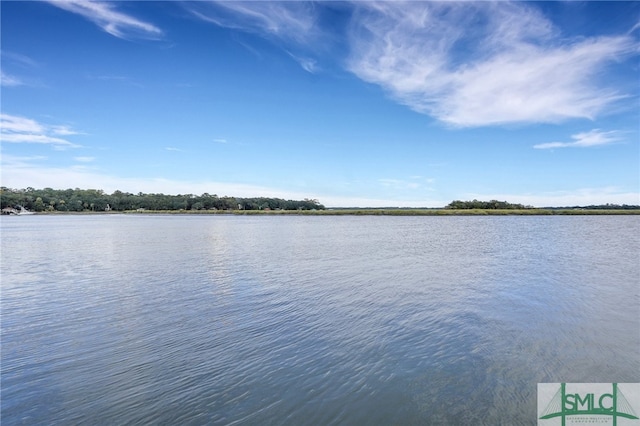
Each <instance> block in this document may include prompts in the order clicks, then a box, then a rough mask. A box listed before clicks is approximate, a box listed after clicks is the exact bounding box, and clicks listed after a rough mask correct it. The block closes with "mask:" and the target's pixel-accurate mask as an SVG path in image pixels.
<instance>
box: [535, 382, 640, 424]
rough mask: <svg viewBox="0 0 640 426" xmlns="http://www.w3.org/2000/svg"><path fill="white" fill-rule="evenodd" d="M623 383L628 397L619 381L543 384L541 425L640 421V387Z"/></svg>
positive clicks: (539, 390)
mask: <svg viewBox="0 0 640 426" xmlns="http://www.w3.org/2000/svg"><path fill="white" fill-rule="evenodd" d="M622 386H623V389H625V392H627V393H628V394H629V395H628V397H627V396H625V394H624V393H623V392H622V389H621V387H620V384H618V383H539V384H538V424H539V425H545V426H546V425H549V426H551V425H554V424H555V425H558V424H560V425H561V426H565V425H566V424H567V421H569V423H570V424H594V423H599V424H613V425H614V426H618V425H620V426H623V424H624V425H627V424H628V425H633V424H640V421H639V420H640V419H639V418H638V415H637V414H636V410H638V408H639V407H638V405H639V404H640V386H638V384H637V383H626V384H622ZM550 395H552V396H550ZM545 420H554V421H549V422H545ZM558 422H559V423H558ZM619 422H620V423H619Z"/></svg>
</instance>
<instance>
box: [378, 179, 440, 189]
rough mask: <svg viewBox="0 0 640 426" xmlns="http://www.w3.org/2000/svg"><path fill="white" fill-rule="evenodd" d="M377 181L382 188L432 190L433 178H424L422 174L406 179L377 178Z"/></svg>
mask: <svg viewBox="0 0 640 426" xmlns="http://www.w3.org/2000/svg"><path fill="white" fill-rule="evenodd" d="M378 183H379V184H380V185H382V186H383V187H384V188H387V189H393V190H428V191H431V190H432V185H433V184H434V183H435V179H433V178H424V177H422V176H411V177H410V178H408V179H388V178H383V179H378Z"/></svg>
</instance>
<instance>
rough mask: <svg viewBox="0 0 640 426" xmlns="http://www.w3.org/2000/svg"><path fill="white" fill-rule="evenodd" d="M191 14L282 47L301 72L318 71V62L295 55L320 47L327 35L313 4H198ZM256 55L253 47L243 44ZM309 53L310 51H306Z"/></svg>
mask: <svg viewBox="0 0 640 426" xmlns="http://www.w3.org/2000/svg"><path fill="white" fill-rule="evenodd" d="M188 8H189V10H190V11H191V13H192V14H193V15H194V16H196V17H197V18H199V19H202V20H204V21H207V22H211V23H213V24H215V25H218V26H221V27H226V28H233V29H237V30H240V31H244V32H247V33H252V34H258V35H260V36H263V37H265V38H268V39H270V40H272V41H275V42H277V43H280V44H282V45H283V48H284V49H285V50H286V52H287V53H288V54H289V56H291V57H292V58H293V59H294V60H295V61H296V62H297V63H298V64H300V66H301V67H302V69H304V70H305V71H307V72H309V73H316V72H318V71H319V67H318V63H317V60H316V59H314V58H313V57H312V56H311V55H309V54H298V53H296V54H294V53H292V52H291V48H293V49H294V50H297V49H299V48H300V47H309V46H312V45H313V46H314V49H312V50H315V48H316V47H317V45H318V43H317V42H318V40H319V39H321V38H325V37H326V36H327V35H328V34H327V32H326V31H324V30H322V28H321V27H320V25H319V24H318V15H317V13H316V7H315V6H314V4H313V3H312V2H298V1H284V2H276V1H254V2H239V1H235V2H234V1H199V2H194V3H189V5H188ZM241 44H242V45H243V46H244V47H246V48H247V49H249V50H251V51H253V52H255V50H254V49H253V48H251V47H250V46H248V45H246V44H244V43H241ZM307 50H308V51H310V50H309V49H307Z"/></svg>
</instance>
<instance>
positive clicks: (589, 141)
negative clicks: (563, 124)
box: [533, 129, 622, 149]
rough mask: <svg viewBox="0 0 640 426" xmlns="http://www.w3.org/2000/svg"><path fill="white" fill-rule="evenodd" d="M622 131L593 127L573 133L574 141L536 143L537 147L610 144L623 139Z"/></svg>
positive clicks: (584, 146) (585, 146)
mask: <svg viewBox="0 0 640 426" xmlns="http://www.w3.org/2000/svg"><path fill="white" fill-rule="evenodd" d="M620 133H621V132H619V131H616V130H612V131H608V132H603V131H601V130H600V129H593V130H591V131H589V132H582V133H576V134H575V135H571V139H573V140H574V141H573V142H546V143H541V144H537V145H534V146H533V147H534V148H536V149H553V148H588V147H592V146H601V145H609V144H612V143H615V142H619V141H620V140H622V137H621V135H620Z"/></svg>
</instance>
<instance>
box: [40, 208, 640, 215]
mask: <svg viewBox="0 0 640 426" xmlns="http://www.w3.org/2000/svg"><path fill="white" fill-rule="evenodd" d="M34 214H35V215H47V216H55V215H112V214H127V215H145V214H147V215H148V214H164V215H236V216H237V215H271V216H278V215H297V216H603V215H609V216H619V215H640V209H636V210H632V209H630V210H623V209H615V210H613V209H611V210H600V209H544V208H541V209H441V208H439V209H419V208H416V209H412V208H406V209H386V208H336V209H326V210H143V211H138V210H124V211H109V212H94V211H82V212H73V211H71V212H60V211H55V212H35V213H34Z"/></svg>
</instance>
